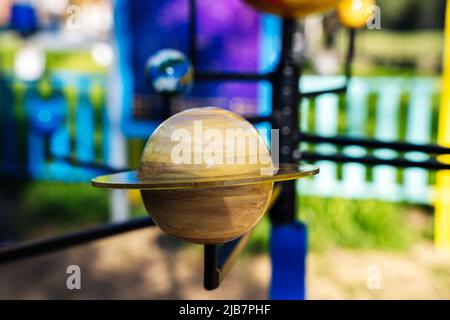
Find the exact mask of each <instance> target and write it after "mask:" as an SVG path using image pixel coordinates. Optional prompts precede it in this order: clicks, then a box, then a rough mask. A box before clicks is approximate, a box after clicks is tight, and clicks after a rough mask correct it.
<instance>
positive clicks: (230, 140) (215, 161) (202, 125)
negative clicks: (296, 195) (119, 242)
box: [92, 107, 319, 244]
mask: <svg viewBox="0 0 450 320" xmlns="http://www.w3.org/2000/svg"><path fill="white" fill-rule="evenodd" d="M318 172H319V169H318V168H317V167H314V166H311V165H298V164H297V163H296V164H279V165H276V164H274V163H273V161H272V158H271V155H270V152H269V148H268V146H267V144H266V143H265V141H264V139H263V138H262V137H261V135H260V134H259V133H258V131H257V130H256V128H255V127H254V126H253V125H252V124H251V123H250V122H248V121H247V120H245V119H244V118H242V117H241V116H239V115H237V114H235V113H233V112H230V111H227V110H224V109H220V108H215V107H204V108H193V109H188V110H185V111H182V112H180V113H178V114H175V115H173V116H172V117H170V118H168V119H167V120H165V121H164V122H163V123H161V125H160V126H159V127H158V128H157V129H156V130H155V131H154V132H153V134H152V135H151V136H150V138H149V139H148V141H147V144H146V145H145V148H144V151H143V154H142V157H141V160H140V164H139V168H138V170H137V171H127V172H122V173H116V174H111V175H106V176H101V177H97V178H95V179H93V180H92V184H93V185H94V186H95V187H101V188H118V189H139V190H140V191H141V196H142V200H143V202H144V205H145V208H146V210H147V211H148V213H149V215H150V216H151V218H152V219H153V220H154V222H155V223H156V224H157V225H158V226H159V227H160V228H161V229H162V230H163V231H165V232H166V233H168V234H169V235H172V236H174V237H177V238H180V239H183V240H185V241H188V242H193V243H200V244H219V243H224V242H228V241H231V240H233V239H236V238H238V237H239V236H241V235H243V234H245V233H247V232H248V231H250V230H251V229H252V228H253V227H254V226H255V224H256V223H257V222H258V221H259V220H260V219H261V217H262V216H263V215H264V212H265V211H266V210H267V208H268V205H269V202H270V199H271V196H272V190H273V185H274V182H277V181H285V180H293V179H298V178H301V177H306V176H311V175H314V174H317V173H318Z"/></svg>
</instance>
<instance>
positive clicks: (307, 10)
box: [244, 0, 340, 18]
mask: <svg viewBox="0 0 450 320" xmlns="http://www.w3.org/2000/svg"><path fill="white" fill-rule="evenodd" d="M339 1H340V0H244V2H246V3H248V4H249V5H250V6H252V7H254V8H255V9H257V10H260V11H263V12H267V13H272V14H276V15H279V16H282V17H292V18H303V17H305V16H307V15H310V14H314V13H320V12H324V11H327V10H331V9H333V8H334V7H336V5H337V4H338V3H339Z"/></svg>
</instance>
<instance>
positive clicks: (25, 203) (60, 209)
mask: <svg viewBox="0 0 450 320" xmlns="http://www.w3.org/2000/svg"><path fill="white" fill-rule="evenodd" d="M6 188H8V185H2V186H1V189H2V190H1V194H2V195H5V193H6V192H7V191H5V189H6ZM14 190H15V194H14V196H8V197H7V199H8V200H10V202H11V204H10V210H11V211H12V212H14V215H13V217H12V220H13V222H14V227H15V228H16V231H17V232H18V234H19V235H20V236H24V237H26V236H27V235H28V234H35V233H39V232H40V230H45V229H46V228H51V229H61V230H62V231H63V230H69V229H77V228H79V227H82V226H86V225H92V224H97V223H104V222H107V221H108V211H109V209H108V193H107V192H105V191H104V190H100V189H95V188H92V187H91V186H90V184H88V183H86V184H67V183H62V182H30V183H27V184H25V185H22V186H14Z"/></svg>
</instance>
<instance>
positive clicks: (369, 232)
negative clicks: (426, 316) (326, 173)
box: [249, 196, 422, 252]
mask: <svg viewBox="0 0 450 320" xmlns="http://www.w3.org/2000/svg"><path fill="white" fill-rule="evenodd" d="M299 204H300V210H299V217H300V220H301V221H303V222H305V223H306V224H307V225H308V232H309V248H310V250H312V251H321V250H325V249H330V248H333V247H344V248H354V249H356V248H357V249H383V250H404V249H407V248H408V247H409V246H410V245H411V244H412V243H413V241H414V240H416V239H418V238H419V237H421V236H422V235H421V234H420V233H419V232H418V231H417V230H415V229H414V228H412V227H410V226H409V225H408V224H407V223H405V217H406V216H405V212H406V209H407V208H408V206H407V205H403V204H395V203H389V202H383V201H376V200H349V199H340V198H318V197H312V196H303V197H300V198H299ZM269 231H270V223H269V221H268V218H267V217H265V218H264V219H263V220H262V221H261V222H260V223H259V224H258V226H257V227H256V228H255V230H254V232H253V234H252V238H251V240H250V243H249V251H250V252H264V251H265V250H266V249H267V247H268V241H269V239H268V235H269Z"/></svg>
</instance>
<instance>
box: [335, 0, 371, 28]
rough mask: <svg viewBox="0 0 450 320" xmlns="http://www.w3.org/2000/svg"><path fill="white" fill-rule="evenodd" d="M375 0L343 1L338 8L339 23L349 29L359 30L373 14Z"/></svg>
mask: <svg viewBox="0 0 450 320" xmlns="http://www.w3.org/2000/svg"><path fill="white" fill-rule="evenodd" d="M374 5H375V0H343V1H342V2H340V3H339V5H338V6H337V13H338V18H339V21H340V22H341V23H342V25H344V26H346V27H347V28H352V29H358V28H361V27H363V26H364V25H365V24H367V22H368V20H369V18H370V16H371V15H372V14H373V6H374Z"/></svg>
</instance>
